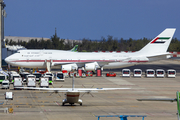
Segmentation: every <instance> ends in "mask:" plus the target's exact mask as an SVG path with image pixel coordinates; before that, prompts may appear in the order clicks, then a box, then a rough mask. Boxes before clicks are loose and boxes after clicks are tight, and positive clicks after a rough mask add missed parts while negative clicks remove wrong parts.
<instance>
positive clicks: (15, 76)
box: [10, 73, 21, 83]
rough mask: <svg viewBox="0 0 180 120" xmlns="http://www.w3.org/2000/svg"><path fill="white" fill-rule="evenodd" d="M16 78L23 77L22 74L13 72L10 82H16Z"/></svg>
mask: <svg viewBox="0 0 180 120" xmlns="http://www.w3.org/2000/svg"><path fill="white" fill-rule="evenodd" d="M15 78H21V76H20V75H19V74H17V73H16V74H11V76H10V82H11V83H14V79H15Z"/></svg>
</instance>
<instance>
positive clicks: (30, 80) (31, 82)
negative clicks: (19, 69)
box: [26, 75, 36, 87]
mask: <svg viewBox="0 0 180 120" xmlns="http://www.w3.org/2000/svg"><path fill="white" fill-rule="evenodd" d="M26 79H27V87H36V76H35V75H27V76H26Z"/></svg>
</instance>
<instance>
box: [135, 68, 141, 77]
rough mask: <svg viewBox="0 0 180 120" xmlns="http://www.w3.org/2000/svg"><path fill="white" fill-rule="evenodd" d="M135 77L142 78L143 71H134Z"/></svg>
mask: <svg viewBox="0 0 180 120" xmlns="http://www.w3.org/2000/svg"><path fill="white" fill-rule="evenodd" d="M133 73H134V74H133V75H134V77H141V76H142V70H141V69H134V72H133Z"/></svg>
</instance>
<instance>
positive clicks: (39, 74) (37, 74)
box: [33, 72, 42, 81]
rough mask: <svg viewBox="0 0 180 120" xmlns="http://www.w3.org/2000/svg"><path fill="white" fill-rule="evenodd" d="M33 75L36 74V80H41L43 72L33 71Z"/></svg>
mask: <svg viewBox="0 0 180 120" xmlns="http://www.w3.org/2000/svg"><path fill="white" fill-rule="evenodd" d="M33 75H35V76H36V81H39V80H40V77H42V74H41V73H38V72H35V73H33Z"/></svg>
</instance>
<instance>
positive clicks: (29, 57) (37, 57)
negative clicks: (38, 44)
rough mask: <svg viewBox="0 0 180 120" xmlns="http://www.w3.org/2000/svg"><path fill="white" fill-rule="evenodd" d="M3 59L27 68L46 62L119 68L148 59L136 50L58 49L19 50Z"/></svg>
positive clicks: (41, 66) (44, 64)
mask: <svg viewBox="0 0 180 120" xmlns="http://www.w3.org/2000/svg"><path fill="white" fill-rule="evenodd" d="M5 61H6V62H7V63H8V64H11V65H13V66H20V67H27V68H46V62H50V63H51V67H52V68H53V67H55V66H56V65H65V64H76V65H77V66H78V67H82V66H84V64H86V63H94V62H96V63H95V64H98V67H103V68H119V67H122V66H127V65H133V64H137V63H144V62H148V61H149V60H148V59H147V58H146V57H144V56H140V55H139V54H138V52H134V53H125V52H122V53H117V52H112V53H110V52H105V53H103V52H70V51H60V50H20V51H18V52H17V53H15V54H13V55H11V56H9V57H7V58H6V59H5Z"/></svg>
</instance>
